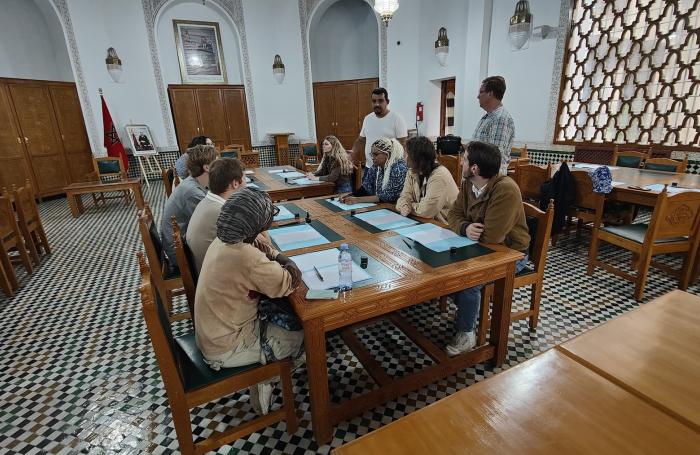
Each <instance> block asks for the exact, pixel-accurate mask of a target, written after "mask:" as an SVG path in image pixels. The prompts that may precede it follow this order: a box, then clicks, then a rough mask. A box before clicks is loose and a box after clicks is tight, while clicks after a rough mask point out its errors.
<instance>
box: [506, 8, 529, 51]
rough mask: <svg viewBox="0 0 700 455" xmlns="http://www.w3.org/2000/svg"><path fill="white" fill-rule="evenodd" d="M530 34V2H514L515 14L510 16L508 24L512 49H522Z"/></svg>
mask: <svg viewBox="0 0 700 455" xmlns="http://www.w3.org/2000/svg"><path fill="white" fill-rule="evenodd" d="M531 34H532V14H531V13H530V3H529V2H528V1H527V0H520V1H519V2H518V3H516V4H515V14H513V16H511V18H510V25H509V26H508V40H509V41H510V45H511V46H512V48H513V50H516V51H517V50H520V49H523V46H525V44H526V43H527V42H528V40H529V39H530V35H531Z"/></svg>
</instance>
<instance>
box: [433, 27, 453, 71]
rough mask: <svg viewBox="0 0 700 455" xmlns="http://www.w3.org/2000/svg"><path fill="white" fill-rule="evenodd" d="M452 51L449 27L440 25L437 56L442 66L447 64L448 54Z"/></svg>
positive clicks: (436, 45)
mask: <svg viewBox="0 0 700 455" xmlns="http://www.w3.org/2000/svg"><path fill="white" fill-rule="evenodd" d="M449 53H450V40H449V39H447V29H446V28H445V27H440V31H438V38H437V40H436V41H435V56H436V57H437V59H438V61H439V62H440V66H445V65H447V54H449Z"/></svg>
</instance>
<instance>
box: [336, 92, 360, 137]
mask: <svg viewBox="0 0 700 455" xmlns="http://www.w3.org/2000/svg"><path fill="white" fill-rule="evenodd" d="M334 89H335V93H334V100H335V102H334V103H333V106H334V110H335V136H336V137H337V138H338V140H339V141H340V143H341V144H343V146H344V147H345V148H346V149H347V150H349V149H351V148H352V144H353V143H354V142H355V139H357V136H358V135H359V133H360V127H359V126H358V124H357V119H358V115H359V114H358V106H357V104H358V99H357V83H355V82H349V83H346V84H343V83H340V84H337V85H336V86H335V87H334Z"/></svg>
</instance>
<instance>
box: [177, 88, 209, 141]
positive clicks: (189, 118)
mask: <svg viewBox="0 0 700 455" xmlns="http://www.w3.org/2000/svg"><path fill="white" fill-rule="evenodd" d="M168 92H169V94H170V109H171V111H172V114H173V122H174V123H175V131H176V133H177V145H178V147H180V151H181V152H183V153H184V152H185V151H186V150H187V145H188V144H189V143H190V141H192V138H193V137H195V136H201V135H202V134H204V133H202V132H201V125H200V122H199V116H198V115H197V97H196V96H195V93H194V89H192V88H170V89H169V90H168Z"/></svg>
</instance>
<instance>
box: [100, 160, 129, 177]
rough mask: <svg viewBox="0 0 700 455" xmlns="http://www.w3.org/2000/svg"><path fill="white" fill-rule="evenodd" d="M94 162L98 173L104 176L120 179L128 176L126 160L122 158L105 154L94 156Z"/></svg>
mask: <svg viewBox="0 0 700 455" xmlns="http://www.w3.org/2000/svg"><path fill="white" fill-rule="evenodd" d="M93 162H94V164H95V172H97V175H98V176H99V177H100V178H102V177H116V178H119V179H125V178H126V171H125V170H124V162H123V161H122V159H121V158H115V157H111V156H105V157H101V158H94V159H93Z"/></svg>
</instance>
